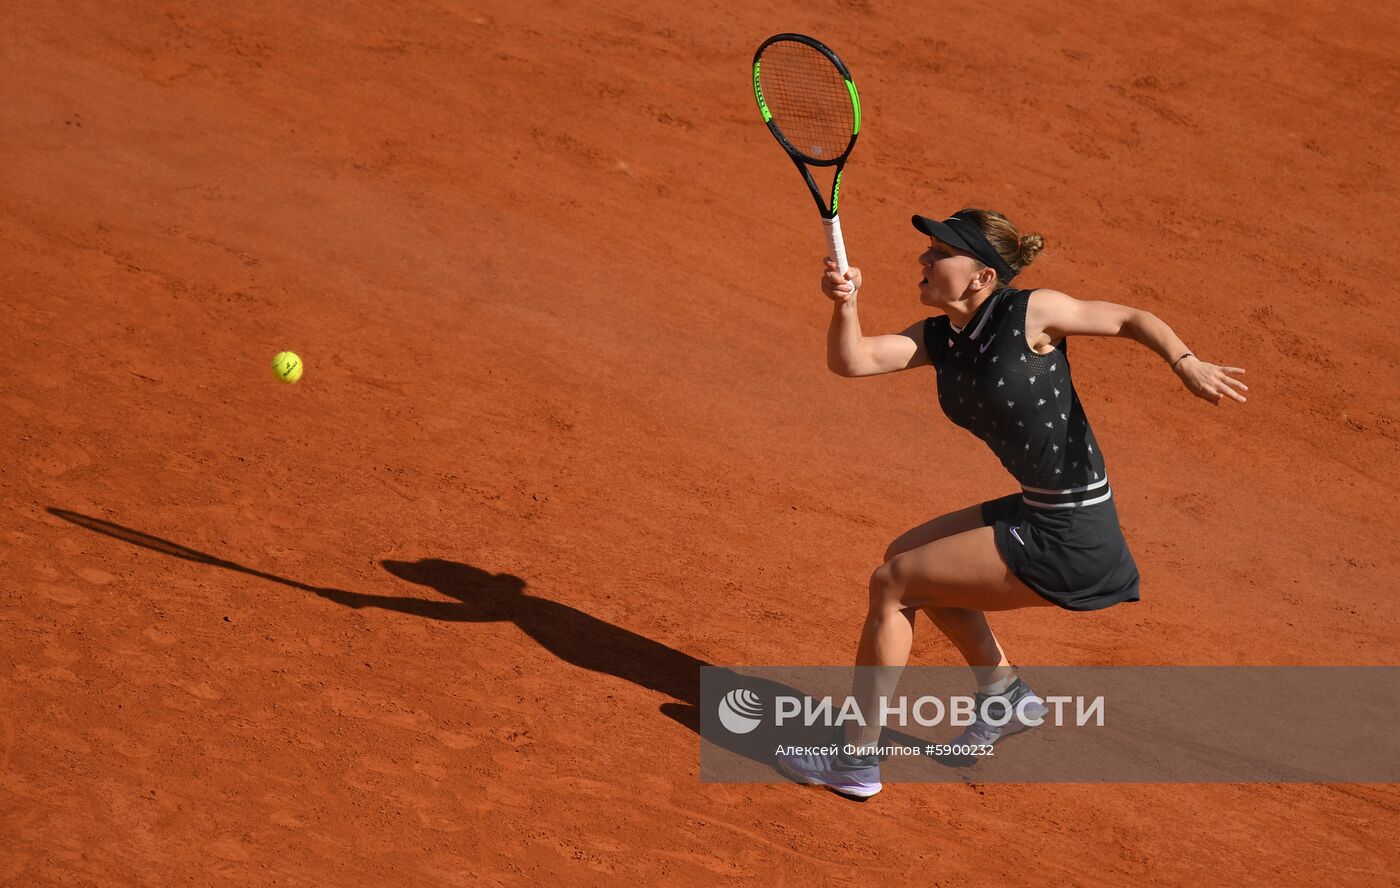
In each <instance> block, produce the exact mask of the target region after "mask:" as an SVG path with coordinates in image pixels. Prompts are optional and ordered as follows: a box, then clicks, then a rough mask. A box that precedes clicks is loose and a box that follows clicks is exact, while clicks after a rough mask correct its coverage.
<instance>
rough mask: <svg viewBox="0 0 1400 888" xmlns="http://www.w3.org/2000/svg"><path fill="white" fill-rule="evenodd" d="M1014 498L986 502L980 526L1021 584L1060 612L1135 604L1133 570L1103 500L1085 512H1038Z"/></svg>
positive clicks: (1115, 515) (1115, 522) (1109, 506)
mask: <svg viewBox="0 0 1400 888" xmlns="http://www.w3.org/2000/svg"><path fill="white" fill-rule="evenodd" d="M1021 497H1022V495H1021V494H1020V493H1013V494H1011V495H1009V496H1003V497H1001V498H1000V499H994V500H987V501H986V502H985V503H983V504H982V523H983V524H985V525H987V526H989V527H991V528H992V532H993V533H994V534H995V536H996V544H997V551H998V552H1000V553H1001V557H1002V560H1004V561H1005V562H1006V566H1007V567H1009V568H1010V569H1011V572H1012V573H1013V574H1015V575H1016V576H1017V577H1018V578H1019V579H1020V580H1021V582H1023V583H1025V584H1026V585H1027V586H1029V587H1030V588H1031V589H1033V590H1035V591H1036V592H1037V593H1038V594H1039V595H1040V596H1041V597H1043V598H1046V599H1048V600H1050V601H1051V602H1053V603H1055V604H1057V605H1059V606H1060V607H1062V608H1065V609H1066V610H1073V611H1089V610H1100V609H1102V608H1105V607H1111V606H1113V605H1115V604H1118V603H1119V602H1122V601H1137V600H1138V569H1137V564H1136V562H1134V561H1133V555H1132V553H1131V552H1129V551H1128V543H1127V540H1125V539H1123V530H1122V528H1121V527H1120V526H1119V524H1118V510H1117V509H1116V508H1114V505H1113V499H1112V498H1109V499H1107V500H1105V501H1103V502H1101V503H1095V504H1093V505H1091V506H1080V507H1076V508H1072V509H1040V508H1036V507H1035V506H1031V505H1028V504H1027V503H1026V502H1025V501H1024V500H1023V499H1022V498H1021Z"/></svg>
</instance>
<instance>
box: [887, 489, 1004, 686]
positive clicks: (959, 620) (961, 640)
mask: <svg viewBox="0 0 1400 888" xmlns="http://www.w3.org/2000/svg"><path fill="white" fill-rule="evenodd" d="M985 523H986V522H985V520H984V519H983V517H982V504H981V503H978V504H976V505H972V506H968V507H967V508H965V509H958V510H957V511H954V512H948V513H947V514H944V515H939V516H938V517H937V518H933V519H931V520H929V521H925V522H924V523H923V524H920V525H919V526H917V527H913V528H910V529H909V530H907V531H905V532H904V533H902V534H900V535H899V536H897V537H895V539H894V540H893V541H892V542H891V543H890V544H889V546H888V547H887V548H886V549H885V558H884V560H885V561H889V560H890V559H892V558H894V557H895V556H897V555H902V554H904V553H905V552H908V551H910V550H913V549H917V548H919V547H920V546H924V545H927V544H928V543H931V542H933V541H935V540H941V539H943V538H944V537H949V536H954V535H956V534H959V533H964V532H966V531H969V530H976V529H977V528H979V527H982V526H984V525H985ZM923 610H924V613H926V614H928V616H929V619H930V620H932V621H933V625H935V626H937V627H938V630H939V631H940V632H942V633H943V634H944V635H945V636H947V638H948V640H949V641H951V642H952V643H953V646H954V647H956V648H957V649H958V652H959V653H960V654H962V657H963V659H964V660H966V661H967V665H968V666H970V667H971V668H972V671H973V674H974V675H975V676H976V677H977V685H978V687H988V686H995V685H996V683H997V682H1000V681H1002V680H1004V679H1006V678H1007V677H1009V676H1010V674H1011V664H1010V663H1009V662H1008V661H1007V659H1006V654H1005V652H1003V650H1002V648H1001V645H1000V644H999V643H998V642H997V639H996V636H995V635H994V634H993V633H992V627H991V626H990V625H988V623H987V615H986V614H985V613H983V612H982V611H980V610H970V609H968V608H960V607H933V606H930V607H926V608H924V609H923Z"/></svg>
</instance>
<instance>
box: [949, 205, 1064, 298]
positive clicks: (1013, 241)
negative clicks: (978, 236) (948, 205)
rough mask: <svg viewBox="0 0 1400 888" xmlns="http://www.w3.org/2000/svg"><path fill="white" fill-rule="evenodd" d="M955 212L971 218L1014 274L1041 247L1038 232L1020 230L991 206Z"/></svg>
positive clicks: (1001, 281)
mask: <svg viewBox="0 0 1400 888" xmlns="http://www.w3.org/2000/svg"><path fill="white" fill-rule="evenodd" d="M957 214H958V215H959V216H962V217H963V218H965V219H971V220H972V221H973V223H974V224H976V225H977V227H978V228H980V229H981V230H982V234H983V235H985V236H986V238H987V240H988V241H990V242H991V245H992V248H993V249H995V250H996V251H997V255H999V256H1001V258H1002V259H1003V260H1005V261H1006V264H1007V265H1009V266H1011V270H1012V271H1013V272H1015V273H1016V274H1020V273H1021V269H1023V268H1025V267H1026V266H1027V265H1030V264H1031V262H1033V261H1034V260H1035V257H1036V255H1037V254H1039V253H1040V251H1041V250H1043V249H1045V238H1043V237H1041V236H1040V235H1038V234H1021V233H1020V232H1019V231H1017V230H1016V226H1015V225H1012V224H1011V220H1010V219H1008V218H1006V217H1005V216H1003V215H1002V214H1001V213H998V212H996V211H995V210H979V209H977V208H975V207H966V208H964V209H961V210H958V213H957ZM997 279H998V281H1000V283H1001V285H1002V286H1003V287H1004V286H1007V285H1008V284H1009V283H1011V282H1010V281H1004V280H1001V276H1000V275H998V276H997Z"/></svg>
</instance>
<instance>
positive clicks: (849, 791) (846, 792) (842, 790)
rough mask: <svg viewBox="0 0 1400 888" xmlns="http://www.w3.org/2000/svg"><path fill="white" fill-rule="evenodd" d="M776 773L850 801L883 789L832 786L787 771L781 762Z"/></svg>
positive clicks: (879, 787)
mask: <svg viewBox="0 0 1400 888" xmlns="http://www.w3.org/2000/svg"><path fill="white" fill-rule="evenodd" d="M778 773H780V774H782V775H783V776H784V777H786V778H788V779H789V780H792V781H793V782H795V783H801V784H803V785H804V786H822V787H825V788H827V789H829V790H831V791H832V792H834V793H836V794H837V795H843V796H845V797H847V798H850V799H868V798H870V797H871V796H873V795H876V794H878V793H879V792H880V790H882V789H884V788H885V787H884V786H883V785H882V786H878V787H876V788H875V789H857V788H856V787H854V786H836V785H834V784H831V783H827V782H826V781H824V780H821V779H819V778H817V777H813V776H811V775H810V774H799V773H798V772H796V771H792V770H789V769H788V766H787V765H785V764H783V763H782V762H779V763H778Z"/></svg>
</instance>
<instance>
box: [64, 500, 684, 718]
mask: <svg viewBox="0 0 1400 888" xmlns="http://www.w3.org/2000/svg"><path fill="white" fill-rule="evenodd" d="M48 511H49V513H50V514H52V515H56V516H57V517H59V518H62V519H63V520H64V521H69V522H71V523H73V524H76V525H78V526H79V527H83V528H86V529H87V530H91V531H94V532H96V533H100V534H104V535H106V536H109V537H114V538H116V539H119V540H122V541H124V542H127V543H130V544H132V545H135V546H141V547H142V548H145V549H151V550H152V551H155V552H160V553H161V554H163V555H169V556H172V557H174V558H181V559H184V560H186V561H194V562H197V563H199V564H207V565H210V566H211V567H219V568H223V569H224V570H232V571H236V572H238V573H242V574H247V575H249V576H254V577H258V578H260V579H264V580H269V581H271V582H274V583H280V584H281V585H283V586H289V587H291V588H293V589H299V590H302V591H305V592H311V593H314V594H316V595H319V596H321V597H322V598H325V599H327V600H329V601H334V602H336V603H337V604H342V605H345V606H346V607H351V608H356V609H358V608H365V607H374V608H381V609H384V610H392V611H397V612H399V613H402V614H410V615H412V616H415V617H423V618H425V619H430V620H443V621H448V622H461V623H493V622H506V621H508V622H512V623H514V624H515V625H517V626H519V627H520V629H521V630H522V631H524V632H525V634H526V635H529V636H530V637H531V638H533V639H534V640H535V641H536V642H538V643H539V645H540V646H541V647H543V648H544V649H545V650H547V651H549V652H550V653H552V654H554V655H555V656H556V657H558V658H559V659H561V660H564V661H565V662H567V663H570V664H572V665H574V666H578V667H579V668H581V669H588V670H591V671H593V672H603V673H606V674H608V675H614V676H617V677H618V678H622V679H625V680H627V681H630V682H633V683H634V684H637V685H640V686H642V687H644V688H649V689H651V690H654V691H659V692H660V693H663V694H666V695H668V696H670V697H672V698H674V699H675V700H678V701H680V702H679V703H667V704H663V705H662V707H661V711H662V712H664V713H666V714H667V715H668V716H670V717H671V718H673V719H675V720H676V721H678V722H680V723H681V724H683V725H685V726H687V727H689V728H691V729H692V730H695V731H697V732H698V731H699V729H700V720H699V717H698V710H697V708H696V707H697V706H698V705H699V702H700V684H699V682H700V667H701V666H703V665H706V664H705V663H703V662H702V661H701V660H697V659H696V658H695V657H692V656H690V655H689V654H686V653H683V652H681V651H678V650H676V649H675V648H672V647H668V646H667V645H664V644H662V643H660V642H658V641H654V640H652V639H650V638H647V637H645V636H643V635H638V634H637V633H635V632H632V631H630V630H627V629H624V628H622V627H621V626H617V625H614V624H612V623H609V622H607V621H606V620H600V619H598V618H597V617H595V616H592V615H591V614H587V613H585V612H583V611H581V610H579V609H577V608H574V607H570V606H569V605H567V604H561V603H559V602H557V601H551V600H549V599H548V598H541V597H539V596H538V595H530V594H528V593H527V592H526V583H525V581H524V580H522V579H521V578H520V577H517V576H515V575H513V574H507V573H491V572H490V571H486V570H482V569H481V568H478V567H473V566H472V565H470V564H461V563H459V562H455V561H446V560H443V559H440V558H425V559H421V560H419V561H390V560H386V561H383V562H381V564H382V565H383V567H384V569H385V570H387V571H388V572H389V573H391V574H393V575H394V576H396V577H398V578H399V579H402V580H407V581H408V582H410V583H415V584H417V585H420V586H427V587H429V588H431V589H434V590H436V591H437V592H438V593H440V594H441V595H443V596H445V597H447V598H450V599H453V600H452V601H440V600H439V601H434V600H431V599H427V598H416V597H401V596H395V595H366V594H363V593H360V592H348V591H346V590H344V589H335V588H331V587H328V586H313V585H311V584H309V583H302V582H299V581H297V580H293V579H289V578H287V577H281V576H277V575H276V574H272V573H268V572H267V571H262V570H257V569H255V568H251V567H247V566H245V565H242V564H238V563H236V562H233V561H229V560H227V559H224V558H219V557H218V556H215V555H210V554H208V553H206V552H200V551H198V550H196V549H191V548H189V547H188V546H182V545H180V544H179V543H175V542H171V541H170V540H166V539H161V538H160V537H156V536H152V535H151V534H148V533H144V532H142V531H139V530H134V529H132V528H130V527H123V526H122V525H120V524H115V523H113V522H111V521H105V520H103V519H101V518H93V517H91V516H88V515H81V514H79V513H77V512H70V511H67V510H65V509H56V508H49V509H48Z"/></svg>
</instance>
